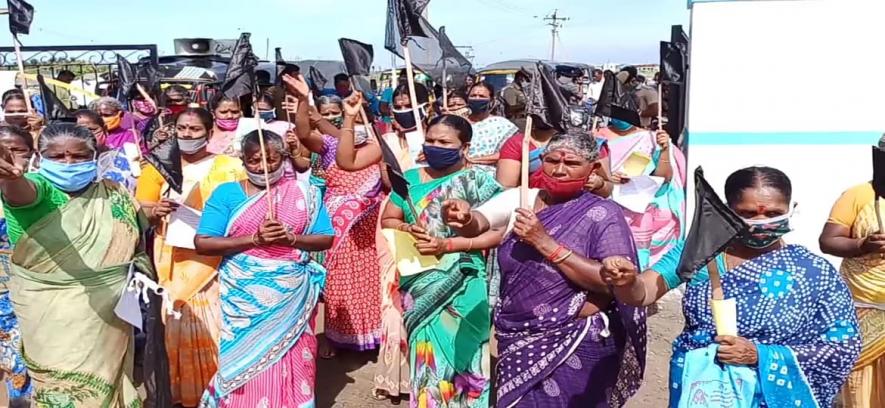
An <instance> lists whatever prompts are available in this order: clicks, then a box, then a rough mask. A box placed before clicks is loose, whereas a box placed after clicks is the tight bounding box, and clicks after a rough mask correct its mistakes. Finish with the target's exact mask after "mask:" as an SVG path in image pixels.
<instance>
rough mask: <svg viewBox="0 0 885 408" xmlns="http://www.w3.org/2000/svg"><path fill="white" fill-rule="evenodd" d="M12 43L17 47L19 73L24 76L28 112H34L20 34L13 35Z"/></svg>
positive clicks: (24, 91) (23, 86)
mask: <svg viewBox="0 0 885 408" xmlns="http://www.w3.org/2000/svg"><path fill="white" fill-rule="evenodd" d="M12 45H13V48H14V49H15V59H16V62H18V73H19V74H21V76H22V93H23V94H24V96H25V106H27V107H28V113H32V114H33V113H34V107H33V106H32V105H31V95H30V94H29V93H28V79H27V78H25V64H24V62H23V61H22V50H21V43H20V42H19V41H18V34H13V35H12Z"/></svg>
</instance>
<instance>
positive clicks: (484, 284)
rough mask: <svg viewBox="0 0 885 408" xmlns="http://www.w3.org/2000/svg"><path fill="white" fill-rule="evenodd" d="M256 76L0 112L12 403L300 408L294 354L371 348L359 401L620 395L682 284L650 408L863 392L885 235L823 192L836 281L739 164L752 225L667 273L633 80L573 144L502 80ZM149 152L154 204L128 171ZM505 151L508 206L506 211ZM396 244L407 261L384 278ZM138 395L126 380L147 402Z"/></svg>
mask: <svg viewBox="0 0 885 408" xmlns="http://www.w3.org/2000/svg"><path fill="white" fill-rule="evenodd" d="M282 74H283V75H282V77H281V81H280V82H279V83H278V84H276V85H273V84H270V83H266V84H265V85H264V86H262V89H261V93H260V95H257V97H256V98H255V99H256V100H255V102H254V104H248V105H247V104H244V102H243V101H242V100H237V99H230V98H226V97H224V96H223V94H222V93H219V94H217V95H216V96H215V97H214V98H212V99H211V100H209V101H206V102H205V103H202V104H201V103H194V101H193V99H192V98H193V95H192V94H191V93H190V92H189V91H188V89H186V88H183V87H181V86H169V87H166V88H165V89H164V90H163V94H162V95H151V94H145V93H140V92H133V94H132V95H129V98H128V100H127V102H126V103H123V102H121V101H119V100H117V99H115V98H112V97H102V98H100V99H98V100H96V101H94V102H93V103H92V104H90V106H89V107H88V109H82V110H77V111H76V112H74V113H73V118H70V120H69V121H66V122H64V123H47V122H48V121H46V120H44V119H43V118H42V117H41V116H40V115H39V114H36V113H34V112H29V110H28V107H27V104H26V103H25V97H24V95H23V94H22V93H21V92H20V91H17V90H10V91H7V92H6V93H4V94H3V97H2V108H3V112H4V115H5V117H4V122H3V124H2V126H0V194H2V196H0V197H2V201H3V219H2V221H0V249H3V251H4V252H3V255H4V262H3V265H4V266H5V267H6V269H7V270H6V273H4V274H3V288H4V290H3V291H2V293H0V367H2V368H3V370H4V371H5V372H6V378H7V382H6V387H7V391H8V393H9V396H10V397H11V398H12V399H13V400H14V401H17V403H20V404H27V403H28V402H33V403H35V404H36V405H37V406H46V407H98V406H110V407H124V406H125V407H131V406H142V404H145V405H152V406H173V405H180V406H183V407H197V406H202V407H249V408H251V407H304V406H313V404H314V401H315V391H316V389H317V388H318V387H322V386H323V385H322V384H317V383H316V367H317V359H334V358H336V356H337V353H339V352H343V350H353V351H356V352H366V353H377V355H378V359H377V361H378V365H377V372H376V373H375V376H374V378H375V387H374V393H373V395H367V396H366V398H377V399H393V400H399V399H401V398H402V399H407V400H408V401H409V404H410V406H414V407H419V408H430V407H485V406H491V405H495V406H501V407H513V406H525V407H529V406H531V407H539V406H551V407H553V406H556V407H566V406H569V407H570V406H582V407H608V406H611V407H619V406H622V405H623V404H625V403H626V401H627V400H628V399H629V398H630V397H631V396H632V395H633V394H635V392H636V391H637V390H638V388H639V386H640V385H641V383H642V378H643V373H644V369H645V357H646V347H647V325H646V307H647V306H650V305H652V304H654V302H655V301H657V300H658V299H660V298H661V297H662V296H664V294H666V293H667V292H669V291H671V290H675V289H677V288H678V287H680V286H682V285H683V284H685V286H684V288H685V289H684V290H685V298H684V300H683V302H684V311H685V314H686V326H685V329H684V330H683V332H682V333H681V334H680V335H679V336H678V337H677V338H676V339H675V342H674V356H673V363H672V368H671V381H670V390H671V392H670V404H671V406H691V405H689V401H692V402H691V403H692V404H701V403H702V401H700V400H698V398H701V399H704V398H714V397H715V395H717V394H716V392H717V391H716V390H715V389H718V388H717V387H720V386H721V384H723V381H725V379H732V380H730V381H733V380H734V379H738V380H739V381H740V382H741V383H742V384H749V386H746V387H738V388H739V389H738V391H736V392H737V393H738V394H737V397H738V400H740V401H743V402H746V403H747V404H746V405H738V406H747V407H750V406H770V407H775V406H778V407H779V406H830V405H831V404H832V403H833V401H834V399H835V398H836V396H837V394H839V392H840V391H842V392H843V400H844V401H849V400H851V401H856V402H855V405H846V406H857V407H865V406H878V405H877V404H876V403H872V404H873V405H870V404H871V403H870V402H869V401H870V400H869V398H874V399H875V398H881V396H882V395H885V394H883V393H882V391H881V386H882V374H881V373H880V371H881V370H882V367H880V366H881V351H880V350H879V349H885V348H883V347H881V346H882V345H881V344H878V343H885V342H882V341H879V342H878V343H876V342H875V341H874V340H873V339H874V338H875V339H878V338H879V337H881V336H880V334H881V333H879V334H875V335H871V336H870V337H868V331H870V332H871V333H873V332H875V330H871V328H874V327H881V326H876V325H875V323H876V322H878V321H879V319H881V316H880V314H881V313H880V310H879V308H878V307H876V305H881V304H882V303H883V300H882V299H880V297H881V296H880V294H881V292H882V291H881V283H880V282H879V281H878V279H879V277H878V275H879V274H880V273H879V272H877V271H878V270H879V269H881V268H880V265H879V264H881V263H882V259H883V257H882V256H880V255H881V254H882V253H883V252H885V250H883V249H882V248H885V238H883V237H882V236H881V235H880V234H881V231H878V232H876V229H875V228H874V227H875V226H876V225H877V224H876V223H875V222H874V221H875V220H876V216H877V215H878V204H876V205H875V206H873V205H872V202H873V201H875V200H874V196H873V194H872V189H870V188H867V187H864V186H868V184H865V185H864V186H861V187H857V188H855V189H852V190H850V191H849V193H846V196H845V197H843V198H842V199H840V202H839V203H838V204H837V207H836V208H835V209H834V215H833V218H832V219H831V220H830V222H829V224H828V226H827V229H826V230H825V231H824V236H822V245H823V248H824V250H825V251H827V252H829V253H833V254H835V255H838V256H843V257H846V258H847V261H846V262H845V264H843V266H842V269H843V274H842V275H841V276H840V274H839V272H838V271H837V270H836V269H835V268H834V267H833V266H832V265H830V264H829V263H828V262H827V261H826V260H823V259H822V258H820V257H817V256H815V255H813V254H812V253H811V252H809V251H808V250H807V249H805V248H803V247H800V246H795V245H787V244H786V243H784V241H783V240H782V239H781V238H782V236H783V235H784V234H786V233H787V232H789V230H790V228H789V217H790V215H791V214H792V211H793V207H792V203H791V194H792V191H791V184H790V180H789V178H788V177H787V175H785V174H783V173H782V172H780V171H779V170H777V169H774V168H771V167H752V168H747V169H739V170H737V171H735V172H734V173H733V174H732V175H731V176H730V177H729V178H728V181H727V182H726V185H725V194H726V197H725V198H726V200H725V201H726V203H727V205H728V206H729V207H730V208H731V209H732V210H733V211H734V212H735V213H736V214H737V215H738V216H740V217H741V218H743V219H744V220H745V222H746V223H747V224H749V225H750V226H751V232H752V233H751V234H748V235H746V236H744V237H742V238H741V239H740V240H738V241H736V242H735V243H733V244H732V245H731V246H729V247H728V248H727V249H726V250H725V251H724V252H723V253H722V254H720V255H719V256H717V257H716V258H715V259H714V260H713V261H711V262H710V263H709V264H708V265H707V266H705V267H703V268H702V269H701V270H700V271H699V272H698V273H697V274H696V275H695V276H694V277H691V278H686V277H684V276H681V275H679V274H678V273H677V267H678V263H679V259H680V257H681V254H682V252H683V251H684V250H685V248H684V246H685V234H686V214H685V211H686V208H685V184H686V163H685V158H684V156H683V155H682V151H681V150H680V148H679V146H676V145H674V143H673V142H672V140H674V139H678V137H679V136H680V135H668V134H667V133H666V132H665V131H663V130H655V129H657V128H658V127H659V126H660V124H659V123H657V122H656V119H657V117H658V104H659V103H660V102H659V98H658V95H657V92H656V90H655V89H654V87H653V86H651V85H649V84H646V83H645V79H644V78H642V77H641V76H639V75H638V74H637V72H636V70H635V68H632V67H626V68H624V69H622V70H621V71H620V72H618V73H616V74H615V76H613V78H615V79H616V80H618V81H620V82H621V83H622V85H623V86H624V87H625V88H626V89H628V91H629V92H630V94H631V96H632V97H633V98H634V99H635V100H636V102H637V106H638V109H639V111H638V114H639V117H640V119H641V126H640V125H639V124H631V123H629V122H626V121H624V120H620V119H617V118H601V119H602V120H600V121H598V122H597V121H593V122H592V123H594V124H597V123H598V124H599V126H597V127H596V128H594V127H593V126H587V125H588V124H589V122H588V123H583V126H574V127H572V126H569V127H567V128H563V127H562V126H560V124H557V123H548V122H547V121H546V118H544V117H540V116H537V117H533V121H532V122H533V126H532V128H531V129H526V127H525V123H526V121H525V119H526V117H527V112H526V105H527V96H526V88H527V86H528V84H529V82H530V81H532V74H531V73H530V72H525V71H521V72H519V73H518V74H517V75H516V76H515V79H514V81H513V82H512V83H511V84H509V85H508V86H507V87H505V88H504V89H495V88H494V87H493V86H492V85H490V84H489V83H487V82H484V81H482V80H481V79H480V78H470V80H469V81H468V83H467V85H466V86H464V87H459V88H458V89H449V90H446V91H447V92H448V94H447V95H446V97H445V98H443V97H442V95H441V94H440V93H439V92H442V90H441V89H437V90H436V92H434V91H433V90H434V87H433V86H429V84H428V86H424V85H423V84H421V83H417V84H415V85H414V94H411V93H410V91H409V86H408V84H407V78H405V76H404V75H402V74H401V76H400V77H399V79H398V82H397V83H395V84H391V85H392V86H390V87H389V88H388V89H386V90H383V91H382V92H379V95H377V96H376V95H371V94H369V93H362V92H357V91H354V90H353V89H352V85H351V81H350V78H349V77H348V76H347V75H342V76H336V77H335V78H334V89H328V90H317V89H312V88H313V87H312V86H311V84H309V83H308V81H305V80H304V78H303V77H302V76H301V75H300V73H299V72H298V70H297V68H295V67H292V68H289V69H287V70H286V71H284V72H282ZM558 82H559V85H560V90H561V91H562V94H563V96H565V97H566V98H567V99H568V100H569V101H570V103H572V105H573V106H575V107H576V109H578V108H579V107H581V106H585V107H586V106H589V107H592V106H593V105H594V104H595V103H596V102H597V101H598V100H599V98H600V92H601V91H602V82H603V73H602V71H599V70H595V71H593V72H592V73H591V77H589V78H583V79H582V78H580V77H579V76H578V75H577V74H574V73H570V72H559V73H558ZM443 100H445V101H446V103H447V104H446V105H443ZM415 103H417V105H415ZM416 110H417V111H418V115H415V111H416ZM587 110H588V111H592V108H587ZM247 112H248V114H250V115H251V116H252V117H245V114H246V113H247ZM416 116H417V117H418V118H419V120H416ZM157 122H162V123H163V125H162V126H158V125H157ZM259 129H260V130H259ZM422 135H423V137H422ZM525 138H529V140H528V141H527V143H524V142H525ZM172 139H174V140H175V141H176V142H177V143H176V145H177V148H178V150H179V151H180V166H181V169H180V171H181V174H182V180H181V181H180V184H181V185H180V186H174V185H171V184H170V180H169V176H168V174H165V173H166V170H165V169H164V168H162V167H158V166H156V165H155V164H151V163H150V162H149V160H146V158H147V157H149V156H151V155H152V154H154V153H155V152H156V151H157V149H159V148H160V147H161V146H165V144H166V142H167V141H169V140H172ZM524 146H528V149H529V152H527V154H525V155H524V154H523V148H524ZM388 151H389V152H390V153H392V154H393V158H392V159H390V158H386V157H384V156H385V154H386V153H387V152H388ZM524 157H528V160H529V163H528V168H529V172H530V179H529V187H530V197H529V206H528V208H517V207H519V201H520V198H519V189H518V188H515V187H518V186H519V185H520V183H521V177H520V169H521V167H522V165H523V163H522V161H523V160H524ZM391 160H393V162H392V161H391ZM394 162H395V164H397V165H398V167H399V168H400V169H401V170H402V174H401V176H402V177H403V178H404V179H405V181H407V182H408V190H407V192H408V194H406V195H403V192H402V191H394V189H393V188H392V187H393V185H394V184H395V183H396V181H392V180H391V174H392V173H391V172H390V168H391V166H392V165H393V164H394ZM636 163H640V164H639V165H637V164H636ZM639 179H642V180H653V181H655V182H656V183H657V184H656V186H655V188H654V191H651V193H650V196H649V198H648V200H646V202H645V205H644V206H642V207H641V208H636V206H635V200H634V201H631V204H627V203H626V201H625V200H624V199H623V195H622V194H621V187H623V186H626V185H630V184H631V183H634V182H637V180H639ZM880 224H881V222H880V223H879V225H880ZM182 225H184V227H183V228H182ZM182 231H185V232H187V231H189V233H190V236H187V237H185V238H186V239H182V236H181V235H180V234H182ZM408 251H411V252H413V253H417V254H418V255H420V256H421V257H424V258H423V259H430V261H427V262H430V265H429V266H426V267H424V268H420V270H417V271H415V270H402V268H404V266H403V263H402V262H400V261H401V259H402V256H403V255H402V254H403V253H404V252H408ZM709 268H716V270H718V274H721V275H722V285H723V287H724V288H725V289H726V291H727V292H728V294H730V295H731V296H732V297H736V298H737V299H738V316H737V320H738V328H739V333H740V336H717V334H716V328H715V324H714V322H713V321H712V317H711V314H710V310H709V307H710V306H709V304H708V303H707V301H708V300H709V292H710V288H711V283H710V280H709V278H708V276H709V272H708V271H709ZM413 269H414V268H413ZM643 271H645V272H643ZM843 277H846V278H845V279H843ZM845 280H847V281H848V283H849V284H848V286H847V287H846V284H845ZM152 285H153V286H157V285H158V286H159V287H162V288H163V290H157V291H155V292H153V295H152V297H153V299H154V302H153V305H154V306H150V307H149V306H147V305H146V304H144V302H143V301H142V302H139V301H138V300H137V298H138V297H137V296H136V300H135V303H134V304H132V303H130V302H131V299H132V296H129V295H127V293H128V294H131V293H132V292H131V291H129V289H133V288H135V289H139V288H141V289H142V290H143V291H144V290H146V289H144V288H148V287H152ZM849 288H850V289H851V291H849ZM852 296H853V298H852ZM858 302H864V304H866V305H867V306H862V305H860V303H858ZM320 304H322V306H323V313H322V318H323V319H324V321H323V324H322V326H323V328H324V330H323V332H322V336H320V335H319V334H320V333H318V331H317V321H316V320H317V318H318V317H317V315H318V310H319V307H318V306H319V305H320ZM158 305H162V307H159V306H158ZM856 305H857V306H858V307H862V308H863V309H862V311H860V312H858V313H855V306H856ZM857 316H860V317H861V320H860V322H861V323H860V326H859V325H858V320H857ZM133 326H134V327H133ZM861 331H862V332H863V334H864V338H863V341H862V340H861V337H860V332H861ZM880 331H881V330H880ZM62 334H63V335H62ZM491 336H495V339H496V342H494V344H496V347H495V346H493V345H492V344H493V343H492V342H490V340H491ZM874 336H878V337H874ZM862 346H863V347H862ZM862 348H863V353H861V349H862ZM859 355H860V358H861V363H860V365H859V366H858V367H859V368H858V370H860V371H859V372H855V373H853V374H851V381H849V387H847V388H846V389H844V390H843V389H842V383H843V382H845V380H846V378H848V377H849V373H850V372H851V371H852V369H854V367H855V363H856V360H857V359H858V356H859ZM723 364H724V367H725V368H722V367H723ZM134 367H139V369H142V370H144V373H147V374H145V375H142V376H136V375H135V374H134V370H135V368H134ZM493 372H494V375H492V374H493ZM136 377H147V378H149V379H150V381H146V382H145V384H144V387H145V389H146V394H147V397H145V393H144V392H142V393H139V391H138V390H137V389H136V383H135V378H136ZM662 398H663V397H662ZM164 404H169V405H164Z"/></svg>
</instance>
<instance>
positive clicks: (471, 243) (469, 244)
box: [465, 238, 473, 252]
mask: <svg viewBox="0 0 885 408" xmlns="http://www.w3.org/2000/svg"><path fill="white" fill-rule="evenodd" d="M471 250H473V238H470V239H469V240H468V241H467V251H465V252H470V251H471Z"/></svg>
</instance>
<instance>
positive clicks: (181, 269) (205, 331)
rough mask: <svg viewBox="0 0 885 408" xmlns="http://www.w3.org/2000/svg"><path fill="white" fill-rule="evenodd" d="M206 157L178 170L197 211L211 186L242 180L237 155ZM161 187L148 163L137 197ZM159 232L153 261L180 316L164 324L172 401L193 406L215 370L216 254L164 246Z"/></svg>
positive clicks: (158, 194)
mask: <svg viewBox="0 0 885 408" xmlns="http://www.w3.org/2000/svg"><path fill="white" fill-rule="evenodd" d="M207 160H211V163H210V162H206V161H204V162H199V163H195V164H186V165H185V166H184V168H183V173H184V198H185V199H184V204H185V205H187V206H189V207H191V208H194V209H196V210H198V211H202V210H203V206H204V205H205V203H206V201H208V200H209V196H211V195H212V191H214V190H215V188H216V187H218V186H219V185H221V184H223V183H227V182H230V181H238V180H242V179H244V178H246V174H245V170H244V169H243V164H242V162H241V161H240V160H239V159H236V158H233V157H229V156H223V155H219V156H214V157H212V158H209V159H207ZM201 167H205V168H204V169H201ZM166 189H167V186H166V183H165V181H163V178H162V176H160V174H159V173H158V172H157V171H156V170H155V169H153V168H152V167H149V168H148V169H146V171H145V172H144V173H143V174H142V176H141V178H139V181H138V189H137V190H136V197H137V198H138V200H139V201H142V202H158V201H160V200H161V198H162V195H163V191H165V190H166ZM164 232H165V229H164V228H159V229H158V232H157V234H156V237H155V239H154V263H155V265H156V267H157V275H158V277H159V282H160V284H161V285H163V287H165V288H166V289H167V290H168V292H169V294H170V296H171V297H172V299H173V301H174V302H175V303H176V306H175V307H176V310H180V312H181V314H182V315H181V318H180V319H178V320H172V319H168V320H167V322H166V352H167V354H168V357H169V370H170V372H169V377H170V380H171V382H172V400H173V401H174V402H175V403H179V404H181V405H183V406H185V407H195V406H197V405H198V404H199V402H200V398H201V397H202V395H203V391H204V390H205V389H206V387H207V386H208V385H209V382H210V381H211V380H212V377H213V376H214V375H215V372H216V371H217V369H218V340H219V334H220V330H221V329H220V327H221V314H220V313H221V311H220V305H219V297H218V296H219V293H218V288H219V286H218V279H217V269H218V265H219V264H220V263H221V257H210V256H202V255H198V254H197V253H196V252H195V251H194V250H191V249H187V248H175V247H172V246H170V245H166V237H165V234H164Z"/></svg>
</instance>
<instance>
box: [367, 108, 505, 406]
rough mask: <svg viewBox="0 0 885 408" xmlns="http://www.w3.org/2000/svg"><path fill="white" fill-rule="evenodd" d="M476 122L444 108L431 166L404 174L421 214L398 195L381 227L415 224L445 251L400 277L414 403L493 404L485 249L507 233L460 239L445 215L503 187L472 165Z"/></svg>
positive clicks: (429, 249)
mask: <svg viewBox="0 0 885 408" xmlns="http://www.w3.org/2000/svg"><path fill="white" fill-rule="evenodd" d="M472 134H473V131H472V128H471V126H470V122H468V121H467V120H466V119H464V118H462V117H460V116H455V115H443V116H439V117H437V118H435V119H434V120H433V121H431V122H430V125H429V127H428V129H427V134H426V136H425V140H424V147H423V152H424V157H425V158H426V159H427V165H428V167H421V168H415V169H412V170H408V171H406V173H405V179H406V180H407V181H408V182H409V184H410V186H409V196H410V198H411V200H412V201H413V202H414V206H415V210H416V211H417V212H418V214H414V213H413V212H412V211H411V209H410V208H409V207H410V206H409V205H407V203H406V199H405V198H404V197H400V196H399V195H397V194H392V195H391V199H390V202H389V203H388V204H387V206H386V207H385V209H384V212H383V213H382V215H381V226H382V228H391V229H398V230H400V231H408V232H410V233H411V234H412V235H413V236H414V237H415V240H416V241H417V243H416V244H415V246H416V247H417V249H418V251H419V252H420V253H421V254H424V255H434V256H438V257H440V262H439V264H437V265H436V266H434V267H433V268H432V269H430V270H427V271H424V272H421V273H419V274H415V275H410V276H401V277H400V282H399V286H400V291H401V292H402V293H403V307H404V309H405V312H404V314H403V320H404V322H405V326H406V332H407V333H408V336H409V360H410V367H411V375H410V380H411V381H410V383H411V387H412V389H411V392H410V394H411V406H412V407H416V406H417V407H419V408H429V407H438V408H445V407H488V404H489V389H490V381H489V379H490V367H489V334H490V329H491V324H492V323H491V316H490V314H489V294H488V282H487V277H486V262H485V257H484V256H483V254H482V250H484V249H488V248H492V247H494V246H496V245H497V244H498V243H499V242H500V240H501V235H502V234H501V232H499V231H489V232H487V233H485V234H482V235H480V236H478V237H476V238H471V239H468V238H458V237H455V233H454V231H452V230H451V229H450V228H449V227H448V226H447V225H446V224H445V222H443V219H442V204H443V202H445V201H446V200H451V199H458V200H463V201H466V202H468V203H470V204H471V205H479V204H481V203H483V202H485V201H486V200H488V199H489V198H491V197H492V196H494V195H495V194H497V193H498V192H500V191H501V186H500V185H499V184H498V183H497V182H496V181H495V180H494V179H493V178H492V176H491V174H490V173H489V172H486V171H483V170H479V169H476V168H474V167H466V156H467V154H466V153H467V149H468V148H469V146H470V140H471V137H472Z"/></svg>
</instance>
